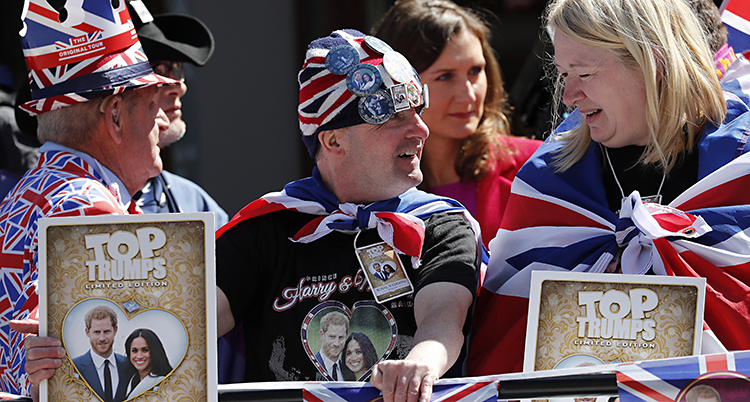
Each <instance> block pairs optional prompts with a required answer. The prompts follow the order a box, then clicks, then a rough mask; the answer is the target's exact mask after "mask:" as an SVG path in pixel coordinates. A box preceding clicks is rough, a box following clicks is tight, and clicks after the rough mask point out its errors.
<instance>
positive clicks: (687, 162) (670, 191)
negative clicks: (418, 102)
mask: <svg viewBox="0 0 750 402" xmlns="http://www.w3.org/2000/svg"><path fill="white" fill-rule="evenodd" d="M645 149H646V147H643V146H636V145H631V146H627V147H622V148H607V153H608V154H609V158H610V160H611V161H612V167H613V168H614V170H615V172H616V173H617V180H619V182H620V185H621V186H622V190H623V192H624V193H625V197H627V196H629V195H630V194H631V193H632V192H633V191H634V190H638V192H639V193H640V194H641V198H643V197H648V196H652V195H656V194H657V193H658V192H659V186H660V185H661V181H662V178H663V177H664V174H663V172H662V170H661V169H658V168H657V167H656V165H646V166H644V165H641V164H638V159H639V158H640V157H641V155H642V154H643V151H644V150H645ZM602 178H603V179H604V189H605V191H606V192H607V202H608V203H609V209H610V210H611V211H613V212H614V211H619V210H620V207H621V204H622V197H623V196H622V193H621V192H620V188H619V187H618V186H617V182H616V181H615V177H614V175H612V168H611V167H610V166H609V163H607V157H606V156H605V155H604V152H603V151H602ZM697 181H698V152H692V153H690V154H687V155H683V156H682V157H681V158H680V159H679V160H678V161H677V163H676V164H675V166H674V168H672V170H671V171H670V172H669V176H667V178H666V179H665V180H664V186H663V187H662V189H661V196H662V201H661V204H662V205H667V204H669V203H670V202H672V201H673V200H674V199H675V198H677V196H679V195H680V194H682V193H683V192H684V191H685V190H687V189H688V188H690V186H692V185H693V184H695V183H696V182H697Z"/></svg>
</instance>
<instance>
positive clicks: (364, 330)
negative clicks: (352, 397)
mask: <svg viewBox="0 0 750 402" xmlns="http://www.w3.org/2000/svg"><path fill="white" fill-rule="evenodd" d="M397 335H398V326H397V324H396V320H395V319H394V318H393V315H392V314H391V312H390V311H388V309H387V308H385V307H383V306H382V305H380V304H378V303H376V302H375V301H374V300H362V301H358V302H356V303H354V306H353V307H352V308H351V309H350V308H349V307H348V306H346V305H345V304H343V303H341V302H339V301H327V302H323V303H320V304H318V305H317V306H315V307H314V308H313V309H312V310H310V312H309V313H307V315H306V316H305V320H304V321H303V323H302V330H301V337H302V345H303V347H304V348H305V352H306V353H307V356H308V357H309V358H310V361H312V363H313V364H314V365H315V367H317V369H318V371H319V372H320V374H321V379H324V380H328V381H366V380H367V379H368V378H369V377H370V374H371V373H372V368H373V366H375V365H376V364H377V363H378V362H380V361H382V360H385V359H386V358H388V356H389V355H390V354H391V352H392V351H393V348H394V347H395V345H396V336H397Z"/></svg>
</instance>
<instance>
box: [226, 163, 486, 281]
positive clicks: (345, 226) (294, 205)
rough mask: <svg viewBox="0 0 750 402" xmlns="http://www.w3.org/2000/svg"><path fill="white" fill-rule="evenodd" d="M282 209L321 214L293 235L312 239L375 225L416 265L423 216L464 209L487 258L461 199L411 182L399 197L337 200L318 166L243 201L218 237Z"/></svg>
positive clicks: (476, 227) (481, 253)
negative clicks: (354, 201) (309, 174)
mask: <svg viewBox="0 0 750 402" xmlns="http://www.w3.org/2000/svg"><path fill="white" fill-rule="evenodd" d="M281 210H291V211H297V212H302V213H305V214H310V215H319V216H318V217H317V218H315V219H313V220H311V221H310V222H309V223H308V224H307V225H305V226H304V227H302V228H301V229H300V230H299V231H298V232H297V233H296V234H295V235H294V236H292V237H291V238H290V239H289V240H290V241H293V242H299V243H310V242H313V241H315V240H317V239H319V238H321V237H323V236H325V235H327V234H329V233H331V232H333V231H343V232H355V231H357V230H364V229H377V231H378V234H379V235H380V237H381V239H383V241H384V242H386V243H387V244H388V245H389V246H391V247H393V249H394V250H396V252H398V253H400V254H404V255H408V256H410V257H411V258H412V264H413V266H414V267H415V268H417V267H418V266H419V256H420V255H421V253H422V244H423V243H424V227H425V224H424V220H425V219H427V218H428V217H430V216H431V215H432V214H435V213H442V212H456V213H462V214H463V215H464V217H465V218H466V220H467V221H468V222H469V224H470V225H471V227H472V229H473V230H474V234H475V238H476V239H477V244H478V246H477V247H478V249H477V250H478V251H477V252H478V253H479V254H478V255H479V256H481V260H482V261H483V262H484V263H485V264H486V262H487V252H486V250H485V249H484V247H483V246H482V242H481V240H480V239H481V231H480V229H479V223H478V222H477V221H476V220H475V219H474V218H473V217H472V216H471V214H470V213H469V212H468V211H467V210H466V209H465V208H464V207H463V206H462V205H461V204H460V203H459V202H458V201H455V200H453V199H450V198H445V197H439V196H436V195H433V194H429V193H425V192H423V191H420V190H417V189H416V188H412V189H409V190H407V191H406V192H404V193H403V194H401V195H400V196H398V197H394V198H391V199H388V200H384V201H378V202H374V203H372V204H369V205H357V204H352V203H343V204H339V202H338V200H337V199H336V196H335V195H334V194H333V193H332V192H331V191H330V190H329V189H328V188H327V187H326V186H325V184H324V183H323V180H322V178H321V176H320V172H319V171H318V168H317V167H315V168H314V169H313V175H312V177H308V178H305V179H302V180H298V181H294V182H291V183H289V184H287V185H286V186H284V189H283V190H282V191H280V192H273V193H269V194H266V195H264V196H263V197H261V198H259V199H257V200H255V201H253V202H251V203H250V204H248V205H247V206H245V207H244V208H243V209H242V210H240V212H238V213H237V215H235V216H234V217H233V218H232V219H231V220H230V221H229V223H227V224H226V225H224V226H223V227H221V228H220V229H219V230H218V231H217V232H216V238H219V237H220V236H221V235H222V234H223V233H224V232H225V231H227V230H228V229H230V228H231V227H233V226H234V225H236V224H237V223H239V222H242V221H244V220H247V219H251V218H254V217H257V216H261V215H265V214H269V213H272V212H276V211H281ZM482 265H484V264H482Z"/></svg>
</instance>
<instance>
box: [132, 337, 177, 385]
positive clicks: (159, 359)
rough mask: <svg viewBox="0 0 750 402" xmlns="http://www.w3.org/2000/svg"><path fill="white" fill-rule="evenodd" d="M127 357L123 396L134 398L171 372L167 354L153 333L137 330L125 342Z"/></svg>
mask: <svg viewBox="0 0 750 402" xmlns="http://www.w3.org/2000/svg"><path fill="white" fill-rule="evenodd" d="M125 353H127V356H128V362H129V363H130V364H129V365H128V374H129V376H128V378H130V379H129V380H128V387H127V390H126V393H125V395H127V398H131V397H134V396H136V395H138V394H140V393H142V392H144V391H146V390H148V389H149V388H151V387H153V386H154V385H156V384H158V383H159V382H160V381H161V380H163V379H164V376H166V375H167V374H169V373H170V372H171V371H172V365H171V364H169V359H167V353H166V352H165V351H164V346H163V345H162V343H161V340H159V337H158V336H157V335H156V333H154V331H152V330H150V329H146V328H139V329H136V330H135V331H133V332H132V333H131V334H130V335H129V336H128V338H127V339H126V340H125Z"/></svg>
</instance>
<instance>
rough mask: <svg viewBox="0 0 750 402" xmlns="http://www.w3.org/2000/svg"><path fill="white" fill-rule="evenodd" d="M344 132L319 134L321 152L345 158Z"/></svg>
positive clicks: (329, 131) (333, 131)
mask: <svg viewBox="0 0 750 402" xmlns="http://www.w3.org/2000/svg"><path fill="white" fill-rule="evenodd" d="M343 134H344V131H343V130H342V129H337V130H326V131H323V132H322V133H320V134H318V141H320V152H324V153H327V154H331V155H332V156H343V155H344V153H345V147H344V142H343V141H342V139H343V137H344V136H343Z"/></svg>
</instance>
